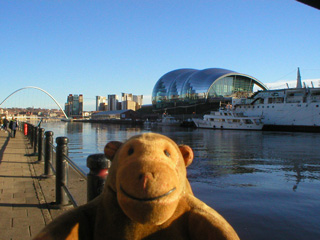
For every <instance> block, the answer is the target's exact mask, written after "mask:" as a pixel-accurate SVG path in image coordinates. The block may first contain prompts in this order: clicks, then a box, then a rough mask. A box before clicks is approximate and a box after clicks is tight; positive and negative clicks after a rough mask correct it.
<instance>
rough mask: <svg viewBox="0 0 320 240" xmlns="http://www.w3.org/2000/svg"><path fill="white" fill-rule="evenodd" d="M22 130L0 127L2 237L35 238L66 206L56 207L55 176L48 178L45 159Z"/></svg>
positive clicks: (12, 239)
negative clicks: (13, 132)
mask: <svg viewBox="0 0 320 240" xmlns="http://www.w3.org/2000/svg"><path fill="white" fill-rule="evenodd" d="M32 153H33V149H32V147H31V145H30V143H29V142H28V140H27V138H26V137H25V136H24V135H23V134H22V132H19V131H17V133H16V137H15V138H11V137H9V133H8V132H5V131H0V240H24V239H32V238H33V237H34V236H35V235H36V234H37V233H38V232H39V231H40V230H41V229H42V228H43V227H44V226H45V225H47V224H48V223H49V222H50V221H52V219H54V218H55V217H57V216H58V215H60V214H61V213H63V212H64V211H66V210H68V209H69V208H66V209H59V208H57V207H53V204H52V203H53V202H54V200H55V198H54V197H55V189H54V186H55V184H54V182H55V179H54V177H51V178H44V177H43V176H42V174H43V169H44V166H43V163H39V162H38V158H37V156H32Z"/></svg>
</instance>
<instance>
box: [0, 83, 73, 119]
mask: <svg viewBox="0 0 320 240" xmlns="http://www.w3.org/2000/svg"><path fill="white" fill-rule="evenodd" d="M27 88H33V89H37V90H40V91H42V92H44V93H45V94H47V95H48V96H49V97H50V98H51V99H52V100H53V101H54V102H55V103H56V104H57V106H58V107H59V108H60V110H61V111H62V112H63V115H64V116H65V117H66V119H68V117H67V115H66V113H65V112H64V111H63V109H62V107H61V106H60V104H59V103H58V102H57V101H56V100H55V99H54V97H53V96H52V95H51V94H50V93H48V92H47V91H45V90H43V89H41V88H39V87H33V86H28V87H23V88H20V89H18V90H16V91H14V92H13V93H11V94H10V95H9V96H8V97H6V98H5V99H4V100H3V101H2V102H1V103H0V106H1V105H2V104H3V103H4V102H5V101H7V99H8V98H10V97H11V96H12V95H14V94H15V93H17V92H19V91H21V90H24V89H27Z"/></svg>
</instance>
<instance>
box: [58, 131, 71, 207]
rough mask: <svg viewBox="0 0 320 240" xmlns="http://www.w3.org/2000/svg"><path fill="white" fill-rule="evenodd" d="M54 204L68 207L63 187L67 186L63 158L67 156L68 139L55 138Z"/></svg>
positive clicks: (64, 160)
mask: <svg viewBox="0 0 320 240" xmlns="http://www.w3.org/2000/svg"><path fill="white" fill-rule="evenodd" d="M56 143H57V147H56V204H57V205H60V206H66V205H69V200H68V196H67V194H66V192H65V191H64V189H63V187H64V186H67V167H68V163H67V160H66V158H65V157H67V156H68V138H67V137H57V138H56Z"/></svg>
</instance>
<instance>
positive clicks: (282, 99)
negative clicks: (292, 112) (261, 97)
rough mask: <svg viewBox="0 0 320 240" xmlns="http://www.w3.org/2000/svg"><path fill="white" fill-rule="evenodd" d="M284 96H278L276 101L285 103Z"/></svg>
mask: <svg viewBox="0 0 320 240" xmlns="http://www.w3.org/2000/svg"><path fill="white" fill-rule="evenodd" d="M283 102H284V98H283V97H277V98H276V101H275V103H283Z"/></svg>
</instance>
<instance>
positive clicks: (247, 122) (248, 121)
mask: <svg viewBox="0 0 320 240" xmlns="http://www.w3.org/2000/svg"><path fill="white" fill-rule="evenodd" d="M244 122H245V123H246V124H253V122H252V121H251V120H250V119H245V120H244Z"/></svg>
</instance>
